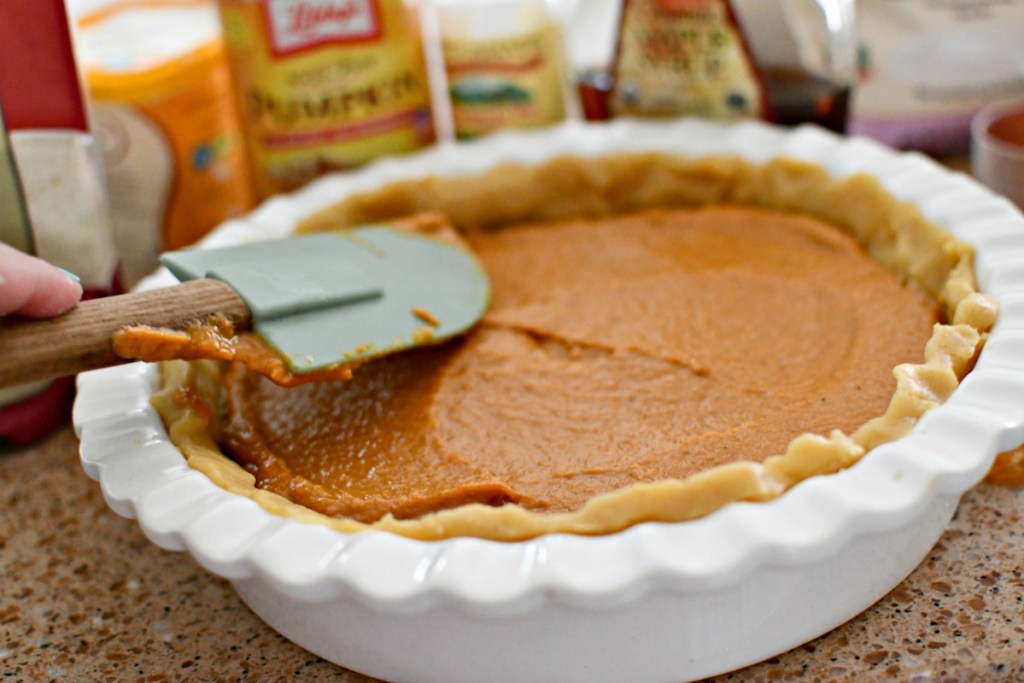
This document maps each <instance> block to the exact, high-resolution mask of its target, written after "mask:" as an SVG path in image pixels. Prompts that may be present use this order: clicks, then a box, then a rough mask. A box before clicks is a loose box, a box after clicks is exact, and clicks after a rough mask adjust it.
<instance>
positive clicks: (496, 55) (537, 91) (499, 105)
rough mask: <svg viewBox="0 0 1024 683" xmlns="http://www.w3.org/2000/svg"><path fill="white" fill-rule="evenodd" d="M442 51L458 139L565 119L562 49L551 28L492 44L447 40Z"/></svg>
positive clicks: (555, 30) (502, 39)
mask: <svg viewBox="0 0 1024 683" xmlns="http://www.w3.org/2000/svg"><path fill="white" fill-rule="evenodd" d="M441 48H442V51H443V53H444V60H445V72H446V73H447V76H448V92H449V96H450V98H451V105H452V118H453V121H454V125H455V134H456V135H457V136H458V137H460V138H470V137H475V136H478V135H483V134H485V133H490V132H492V131H495V130H499V129H501V128H534V127H538V126H545V125H548V124H552V123H556V122H558V121H561V120H562V119H563V118H565V99H564V91H563V79H562V69H563V67H562V50H561V43H560V38H559V34H558V31H557V28H556V27H555V26H554V25H553V24H548V25H545V26H544V27H543V28H541V29H539V30H536V31H531V32H524V33H522V34H519V35H515V36H511V37H508V38H500V39H493V40H476V39H472V38H462V37H445V38H443V39H442V41H441Z"/></svg>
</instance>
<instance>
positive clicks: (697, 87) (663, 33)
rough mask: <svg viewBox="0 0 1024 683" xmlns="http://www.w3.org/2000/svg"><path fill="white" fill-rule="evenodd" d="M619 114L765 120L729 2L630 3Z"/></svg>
mask: <svg viewBox="0 0 1024 683" xmlns="http://www.w3.org/2000/svg"><path fill="white" fill-rule="evenodd" d="M614 70H615V74H614V76H615V86H614V90H613V92H612V97H611V102H610V105H611V109H612V112H613V113H614V114H619V115H621V114H626V115H630V114H631V115H638V116H676V115H680V114H693V115H699V116H707V117H710V118H720V119H730V118H739V117H745V116H763V115H764V113H765V112H764V106H765V105H764V94H763V92H762V88H761V84H760V82H759V81H758V78H757V74H756V72H755V71H754V66H753V64H752V63H751V60H750V58H749V56H748V53H747V50H746V46H745V45H744V42H743V37H742V36H741V35H740V32H739V28H738V27H737V25H736V22H735V20H734V19H733V16H732V13H731V11H730V9H729V6H728V3H727V0H626V2H625V6H624V8H623V13H622V21H621V28H620V35H619V50H618V56H617V60H616V65H615V69H614Z"/></svg>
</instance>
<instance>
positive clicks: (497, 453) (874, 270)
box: [222, 207, 938, 522]
mask: <svg viewBox="0 0 1024 683" xmlns="http://www.w3.org/2000/svg"><path fill="white" fill-rule="evenodd" d="M468 239H469V241H470V242H471V246H472V247H473V249H474V251H475V252H476V254H477V255H478V257H479V258H480V260H481V261H482V263H483V264H484V266H485V268H486V269H487V271H488V274H489V276H490V278H491V284H492V306H491V309H490V311H489V312H488V314H487V315H486V317H485V319H484V321H483V322H482V323H481V324H480V325H479V326H478V327H477V328H475V329H474V330H473V331H472V332H471V333H469V334H468V335H466V336H465V337H463V338H461V339H458V340H455V341H452V342H448V343H445V344H443V345H440V346H436V347H428V348H422V349H418V350H414V351H409V352H404V353H401V354H397V355H394V356H391V357H386V358H383V359H379V360H376V361H374V362H372V363H368V364H366V365H364V366H362V367H360V368H358V369H357V370H356V371H355V372H354V373H353V377H352V379H351V380H348V381H343V382H323V383H315V384H308V385H305V386H301V387H295V388H283V387H280V386H277V385H275V384H273V383H272V382H270V381H268V380H266V379H265V378H263V377H261V376H259V375H257V374H255V373H253V372H251V371H249V370H247V369H246V368H245V367H244V366H242V365H240V364H235V365H233V367H232V368H231V370H230V371H229V372H228V374H227V376H226V378H225V383H226V387H227V419H226V421H225V425H224V433H223V435H222V439H223V443H224V445H225V447H226V449H227V450H228V451H229V452H230V453H231V455H232V457H233V458H234V459H235V460H236V461H238V462H239V463H240V464H242V465H243V466H244V467H245V468H246V469H247V470H249V471H250V472H252V473H253V474H254V475H255V476H256V479H257V486H259V487H261V488H264V489H269V490H271V491H274V492H277V493H280V494H282V495H284V496H286V497H287V498H289V499H291V500H292V501H293V502H295V503H298V504H300V505H304V506H306V507H309V508H312V509H314V510H317V511H319V512H322V513H325V514H328V515H332V516H344V517H350V518H353V519H355V520H357V521H362V522H372V521H375V520H377V519H380V518H381V517H383V516H385V515H387V514H389V513H390V514H392V515H393V516H395V517H397V518H411V517H417V516H420V515H422V514H425V513H428V512H432V511H438V510H443V509H447V508H452V507H456V506H460V505H463V504H466V503H470V502H482V503H486V504H492V505H498V504H504V503H508V502H514V503H517V504H519V505H521V506H523V507H526V508H528V509H531V510H535V511H540V512H564V511H571V510H576V509H578V508H579V507H580V506H581V505H582V504H583V503H584V502H586V501H587V500H588V499H590V498H591V497H593V496H595V495H597V494H600V493H604V492H608V491H612V490H615V489H619V488H622V487H624V486H627V485H629V484H632V483H636V482H644V481H654V480H660V479H666V478H685V477H687V476H689V475H691V474H694V473H697V472H700V471H703V470H706V469H709V468H711V467H714V466H717V465H722V464H726V463H730V462H734V461H737V460H753V461H762V460H764V459H765V458H767V457H769V456H771V455H775V454H778V453H781V452H783V451H784V450H785V449H786V446H787V444H788V443H789V442H790V441H791V440H792V439H793V438H794V437H796V436H797V435H799V434H802V433H805V432H815V433H828V432H829V431H830V430H832V429H841V430H843V431H845V432H847V433H849V432H852V431H854V430H856V428H857V427H859V426H861V425H862V424H864V423H865V422H867V421H868V420H869V419H871V418H873V417H875V416H878V415H881V414H882V413H884V412H885V409H886V406H887V404H888V402H889V400H890V399H891V397H892V395H893V392H894V390H895V381H894V379H893V375H892V369H893V367H895V366H896V365H898V364H900V363H904V362H920V360H921V359H922V358H923V348H924V345H925V343H926V342H927V341H928V339H929V337H930V336H931V333H932V325H933V324H934V323H935V322H936V320H937V318H938V313H937V305H936V303H935V302H934V301H933V300H931V299H929V298H928V297H927V296H925V295H924V294H922V293H920V292H919V291H917V290H915V289H911V288H908V287H905V286H903V285H902V284H901V283H900V282H899V281H897V280H896V279H895V278H894V277H893V276H892V275H890V274H889V273H887V272H886V271H885V270H883V269H882V268H881V267H880V266H879V265H877V264H876V263H875V262H874V261H872V260H871V259H870V258H869V257H868V256H867V255H866V254H865V253H864V252H863V250H862V249H861V248H860V246H859V245H858V244H857V243H856V242H855V241H854V240H853V239H852V238H850V237H848V236H846V235H845V234H843V233H840V232H839V231H838V230H836V229H835V228H833V227H832V226H830V225H828V224H826V223H823V222H821V221H818V220H816V219H813V218H809V217H805V216H799V215H795V214H788V213H782V212H775V211H768V210H763V209H753V208H729V207H713V208H706V209H698V210H654V211H648V212H644V213H640V214H635V215H628V216H621V217H615V218H607V219H602V220H596V221H595V220H583V219H581V220H576V221H566V222H560V223H554V224H541V225H523V226H512V227H507V228H503V229H501V230H498V231H494V232H483V233H475V234H471V235H469V236H468Z"/></svg>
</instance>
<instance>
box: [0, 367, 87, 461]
mask: <svg viewBox="0 0 1024 683" xmlns="http://www.w3.org/2000/svg"><path fill="white" fill-rule="evenodd" d="M74 396H75V383H74V378H73V377H63V378H61V379H59V380H57V381H55V382H53V383H52V384H50V386H48V387H46V388H45V389H43V390H42V391H41V392H40V393H38V394H36V395H35V396H31V397H29V398H27V399H25V400H23V401H20V402H18V403H15V404H14V405H9V406H4V407H2V408H0V441H10V442H12V443H15V444H18V445H20V446H24V445H26V444H29V443H31V442H33V441H35V440H37V439H41V438H42V437H44V436H46V435H47V434H49V433H50V432H52V431H53V430H55V429H57V428H58V427H60V426H61V425H64V424H67V422H68V420H69V418H70V417H71V404H72V402H73V400H74Z"/></svg>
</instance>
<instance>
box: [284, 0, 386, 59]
mask: <svg viewBox="0 0 1024 683" xmlns="http://www.w3.org/2000/svg"><path fill="white" fill-rule="evenodd" d="M264 8H265V10H266V18H267V26H268V28H269V29H270V38H271V42H272V45H273V50H274V54H275V55H284V54H288V53H291V52H298V51H299V50H304V49H306V48H309V47H313V46H315V45H320V44H322V43H336V42H343V43H347V42H358V41H363V40H372V39H373V38H377V37H378V36H380V14H379V13H378V11H377V2H376V0H266V2H265V4H264Z"/></svg>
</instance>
